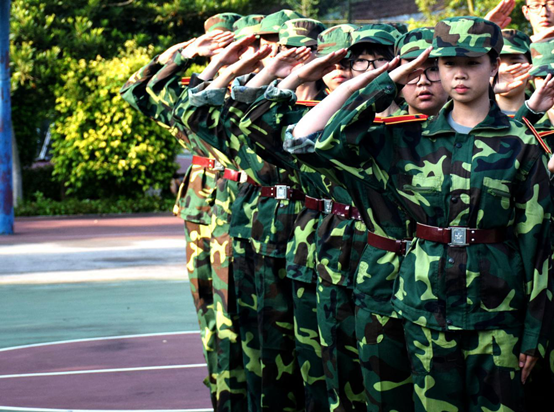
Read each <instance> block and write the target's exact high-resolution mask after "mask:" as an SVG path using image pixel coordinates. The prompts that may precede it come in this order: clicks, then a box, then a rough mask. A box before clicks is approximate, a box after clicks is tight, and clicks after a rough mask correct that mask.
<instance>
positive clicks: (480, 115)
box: [452, 94, 490, 128]
mask: <svg viewBox="0 0 554 412" xmlns="http://www.w3.org/2000/svg"><path fill="white" fill-rule="evenodd" d="M489 109H490V101H489V97H488V94H487V95H484V97H483V98H482V99H480V100H478V101H473V102H471V103H470V104H465V103H461V102H456V101H454V108H453V109H452V119H453V120H454V121H455V122H456V123H458V124H460V125H462V126H465V127H471V128H474V127H475V126H477V125H478V124H479V123H481V122H482V121H483V120H485V118H486V117H487V115H488V114H489Z"/></svg>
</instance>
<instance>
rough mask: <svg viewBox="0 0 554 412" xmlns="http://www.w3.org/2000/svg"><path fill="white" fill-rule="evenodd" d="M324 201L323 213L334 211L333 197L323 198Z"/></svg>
mask: <svg viewBox="0 0 554 412" xmlns="http://www.w3.org/2000/svg"><path fill="white" fill-rule="evenodd" d="M321 200H322V201H323V213H326V214H329V213H331V212H332V211H333V201H332V200H331V199H321Z"/></svg>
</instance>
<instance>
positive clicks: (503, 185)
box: [483, 177, 512, 210]
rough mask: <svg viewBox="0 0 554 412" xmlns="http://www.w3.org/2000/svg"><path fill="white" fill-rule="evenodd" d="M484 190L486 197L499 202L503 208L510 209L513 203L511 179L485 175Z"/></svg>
mask: <svg viewBox="0 0 554 412" xmlns="http://www.w3.org/2000/svg"><path fill="white" fill-rule="evenodd" d="M483 191H484V192H485V193H486V197H488V198H489V199H491V200H492V199H494V200H495V201H496V202H499V204H500V206H501V207H502V209H504V210H508V209H509V208H510V206H511V203H512V182H510V181H509V180H500V179H493V178H490V177H485V178H484V179H483ZM496 202H495V203H496Z"/></svg>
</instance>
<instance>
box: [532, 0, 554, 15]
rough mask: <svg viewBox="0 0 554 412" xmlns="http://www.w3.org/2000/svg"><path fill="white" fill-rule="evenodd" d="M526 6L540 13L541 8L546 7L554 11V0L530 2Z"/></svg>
mask: <svg viewBox="0 0 554 412" xmlns="http://www.w3.org/2000/svg"><path fill="white" fill-rule="evenodd" d="M525 7H527V8H528V9H529V11H531V12H533V13H540V12H541V9H542V8H543V7H544V8H545V9H546V10H548V11H551V12H554V1H545V2H544V3H530V4H526V5H525Z"/></svg>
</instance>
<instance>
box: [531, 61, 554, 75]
mask: <svg viewBox="0 0 554 412" xmlns="http://www.w3.org/2000/svg"><path fill="white" fill-rule="evenodd" d="M549 74H551V75H553V76H554V63H552V64H543V65H542V66H537V67H533V68H532V69H531V71H530V72H529V76H533V77H546V76H548V75H549Z"/></svg>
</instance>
